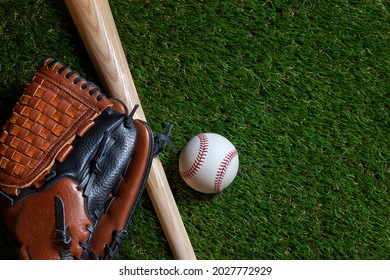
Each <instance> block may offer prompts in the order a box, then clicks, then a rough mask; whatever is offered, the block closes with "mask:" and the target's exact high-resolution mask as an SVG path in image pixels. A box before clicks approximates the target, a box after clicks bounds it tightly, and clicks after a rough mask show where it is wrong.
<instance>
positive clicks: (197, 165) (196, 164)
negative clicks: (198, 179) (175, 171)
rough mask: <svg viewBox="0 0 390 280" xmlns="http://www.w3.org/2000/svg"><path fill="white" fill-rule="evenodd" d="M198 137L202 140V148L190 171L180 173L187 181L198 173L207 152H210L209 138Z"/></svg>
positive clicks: (200, 135) (202, 135)
mask: <svg viewBox="0 0 390 280" xmlns="http://www.w3.org/2000/svg"><path fill="white" fill-rule="evenodd" d="M197 136H198V138H199V140H200V146H199V151H198V154H197V155H196V158H195V161H194V163H193V164H192V165H191V166H190V168H189V169H188V170H186V171H183V172H180V175H181V176H182V177H183V178H185V179H189V178H191V177H193V176H195V175H196V174H197V173H198V171H199V169H200V168H201V167H202V165H203V162H204V160H205V158H206V155H207V152H208V151H209V139H208V138H207V135H206V134H199V135H197Z"/></svg>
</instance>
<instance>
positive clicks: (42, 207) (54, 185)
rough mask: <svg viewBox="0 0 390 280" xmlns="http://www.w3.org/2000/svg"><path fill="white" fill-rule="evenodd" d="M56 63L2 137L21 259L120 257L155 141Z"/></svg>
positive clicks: (11, 223) (7, 213)
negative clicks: (117, 255) (120, 250)
mask: <svg viewBox="0 0 390 280" xmlns="http://www.w3.org/2000/svg"><path fill="white" fill-rule="evenodd" d="M135 109H136V108H134V109H133V111H132V112H130V113H128V112H127V108H126V107H125V106H124V105H123V104H122V103H121V102H119V101H117V100H111V99H108V98H107V97H106V96H105V95H104V94H103V93H102V92H101V90H100V89H99V88H98V87H97V86H96V85H94V84H93V83H91V82H88V81H86V80H85V79H84V78H82V77H81V76H80V75H79V74H78V73H76V72H74V71H72V70H71V69H70V68H69V67H68V66H65V65H63V64H61V63H59V62H57V61H55V60H53V59H51V58H48V59H46V60H44V61H43V63H42V65H41V66H40V68H39V70H38V71H37V72H36V73H35V75H34V76H33V78H32V81H31V83H30V84H28V85H27V87H26V89H25V91H24V93H23V95H22V97H21V98H20V100H19V102H18V103H17V104H16V106H15V108H14V110H13V113H12V116H11V117H10V118H9V120H8V121H7V123H6V124H5V126H4V131H3V133H2V135H1V137H0V205H1V206H2V210H3V211H2V212H3V215H4V220H5V222H6V225H7V226H8V227H9V228H10V229H11V231H12V232H14V233H15V235H16V238H17V240H18V242H19V243H20V257H21V258H22V259H113V258H114V257H115V255H116V254H117V252H118V249H119V247H120V244H121V242H122V240H123V238H124V237H125V236H126V235H127V229H128V227H129V224H130V221H131V218H132V215H133V213H134V210H135V208H136V205H137V203H138V201H139V199H140V197H141V194H142V192H143V190H144V187H145V182H146V178H147V176H148V173H149V169H150V165H151V161H152V158H153V156H154V155H155V146H157V145H155V141H156V140H155V137H154V136H153V132H152V130H151V129H150V127H149V126H148V124H146V123H145V122H142V121H140V120H134V119H133V117H132V116H133V112H134V110H135Z"/></svg>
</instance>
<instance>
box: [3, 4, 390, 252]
mask: <svg viewBox="0 0 390 280" xmlns="http://www.w3.org/2000/svg"><path fill="white" fill-rule="evenodd" d="M110 3H111V8H112V10H113V13H114V17H115V20H116V23H117V27H118V30H119V34H120V36H121V39H122V43H123V46H124V49H125V53H126V55H127V58H128V62H129V66H130V68H131V71H132V75H133V78H134V80H135V83H136V86H137V90H138V93H139V95H140V99H141V102H142V105H143V107H144V111H145V114H146V116H147V119H148V122H149V123H150V124H151V125H152V127H153V128H154V129H155V131H157V132H162V129H163V126H164V125H166V124H167V123H172V124H173V125H174V129H173V134H172V138H173V140H174V141H175V144H176V146H177V147H178V148H179V149H180V148H181V147H183V146H184V144H185V143H186V142H187V141H189V140H190V139H191V138H192V137H193V136H195V135H196V134H198V133H201V132H214V133H219V134H222V135H224V136H225V137H227V138H228V139H229V140H230V141H231V142H232V143H233V144H234V145H235V146H236V148H237V150H238V152H239V159H240V169H239V173H238V176H237V178H236V179H235V181H234V182H233V184H232V185H231V186H229V187H228V188H227V189H225V190H224V191H223V192H222V193H220V194H216V195H204V194H200V193H198V192H195V191H193V190H192V189H190V188H189V187H188V186H186V185H185V183H184V182H183V181H182V180H181V178H180V175H179V173H178V157H179V154H175V153H174V152H173V151H172V150H171V149H169V148H168V149H167V150H166V151H165V152H164V153H163V154H162V155H161V159H162V161H163V164H164V167H165V169H166V173H167V176H168V179H169V182H170V184H171V188H172V191H173V194H174V197H175V198H176V202H177V204H178V207H179V210H180V213H181V215H182V218H183V221H184V224H185V226H186V229H187V231H188V235H189V237H190V239H191V241H192V245H193V248H194V250H195V253H196V255H197V258H198V259H204V260H210V259H282V260H284V259H389V257H390V253H389V252H390V239H389V238H390V232H389V229H390V223H389V204H390V197H389V183H390V176H389V162H390V155H389V150H390V149H389V132H390V131H389V101H390V100H389V93H390V86H389V85H390V82H389V73H390V48H389V45H390V41H389V35H390V28H389V22H390V21H389V7H388V1H385V0H366V1H347V0H333V1H323V0H321V1H297V0H296V1H278V0H276V1H271V0H269V1H245V0H244V1H232V0H228V1H215V0H214V1H156V0H151V1H128V0H126V1H125V0H112V1H110ZM0 38H1V43H0V71H1V76H2V79H1V86H0V110H1V115H0V124H1V125H2V124H4V123H5V121H6V119H7V118H8V116H9V115H10V113H11V109H12V107H13V105H14V103H15V102H16V101H17V100H18V98H19V97H20V95H21V94H22V91H23V88H24V86H25V85H26V83H28V81H29V80H30V78H31V76H32V74H33V73H34V71H35V70H36V68H37V66H38V64H39V62H40V61H41V60H42V59H43V58H45V57H47V56H51V57H54V58H56V59H57V60H59V61H61V62H63V63H65V64H68V65H71V66H72V68H73V69H74V70H76V71H78V72H79V73H81V74H82V75H84V76H85V77H87V78H88V79H91V80H93V81H94V82H95V83H97V84H99V80H98V77H97V75H96V73H95V70H94V69H93V66H92V63H91V61H90V60H89V58H88V55H87V53H86V51H85V49H84V46H83V44H82V41H81V39H80V37H79V35H78V34H77V30H76V28H75V26H74V25H73V23H72V20H71V18H70V15H69V14H68V11H67V9H66V6H65V4H64V3H63V2H62V1H58V0H56V1H24V0H21V1H10V0H1V1H0ZM107 94H109V93H107ZM31 215H34V213H31ZM0 233H1V236H2V238H0V248H1V250H0V258H1V259H10V258H15V253H14V250H15V247H16V246H15V241H14V239H13V237H12V236H11V233H9V232H8V231H7V229H5V228H4V225H3V223H2V221H0ZM172 258H173V256H172V253H171V251H170V249H169V246H168V243H167V241H166V239H165V237H164V234H163V232H162V229H161V227H160V224H159V222H158V219H157V216H156V214H155V212H154V209H153V207H152V205H151V202H150V200H149V197H148V195H147V193H145V195H144V196H143V198H142V199H141V202H140V205H139V208H138V209H137V211H136V214H135V216H134V219H133V224H132V225H131V227H130V229H129V236H128V238H127V239H126V240H125V241H124V243H123V246H122V249H121V251H120V254H119V255H118V259H172Z"/></svg>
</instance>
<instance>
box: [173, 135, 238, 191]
mask: <svg viewBox="0 0 390 280" xmlns="http://www.w3.org/2000/svg"><path fill="white" fill-rule="evenodd" d="M238 166H239V161H238V152H237V150H236V148H235V147H234V146H233V144H232V143H231V142H230V141H229V140H228V139H226V138H225V137H223V136H221V135H219V134H215V133H201V134H198V135H196V136H195V137H194V138H192V139H191V140H190V141H189V142H188V143H187V144H186V145H185V146H184V148H183V149H182V151H181V153H180V157H179V171H180V176H181V177H182V178H183V180H184V181H185V182H186V183H187V185H189V186H190V187H191V188H193V189H195V190H197V191H199V192H202V193H218V192H221V191H222V190H223V189H224V188H226V187H227V186H229V185H230V184H231V183H232V182H233V180H234V178H235V177H236V175H237V172H238Z"/></svg>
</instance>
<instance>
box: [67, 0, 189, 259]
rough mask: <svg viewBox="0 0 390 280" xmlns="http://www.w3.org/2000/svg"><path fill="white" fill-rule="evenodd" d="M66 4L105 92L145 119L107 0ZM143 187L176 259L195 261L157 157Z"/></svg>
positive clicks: (139, 117) (73, 0)
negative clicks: (135, 109)
mask: <svg viewBox="0 0 390 280" xmlns="http://www.w3.org/2000/svg"><path fill="white" fill-rule="evenodd" d="M65 3H66V5H67V7H68V9H69V12H70V14H71V16H72V19H73V21H74V23H75V25H76V27H77V29H78V31H79V33H80V36H81V38H82V40H83V42H84V45H85V47H86V49H87V51H88V54H89V56H90V58H91V60H92V62H93V64H94V66H95V68H96V71H97V73H98V75H99V78H100V79H101V82H102V84H103V86H104V87H105V89H106V92H107V93H108V94H109V95H110V96H111V97H114V98H117V99H120V100H121V101H122V102H124V103H125V104H126V105H127V107H128V108H129V109H130V110H131V108H134V106H135V105H136V104H138V105H140V106H139V108H138V110H137V111H136V114H135V116H134V118H136V119H141V120H144V121H146V118H145V114H144V111H143V109H142V106H141V103H140V99H139V97H138V94H137V90H136V88H135V85H134V82H133V78H132V76H131V73H130V70H129V66H128V63H127V60H126V56H125V53H124V51H123V47H122V44H121V41H120V37H119V34H118V31H117V28H116V25H115V22H114V18H113V15H112V12H111V8H110V6H109V3H108V0H65ZM146 189H147V191H148V194H149V196H150V199H151V201H152V203H153V207H154V209H155V211H156V213H157V216H158V218H159V220H160V223H161V226H162V228H163V231H164V233H165V236H166V238H167V240H168V243H169V245H170V247H171V250H172V252H173V255H174V257H175V259H180V260H182V259H183V260H195V259H196V256H195V253H194V250H193V248H192V245H191V242H190V240H189V238H188V234H187V231H186V229H185V227H184V224H183V221H182V219H181V216H180V213H179V210H178V208H177V205H176V202H175V199H174V197H173V194H172V191H171V189H170V186H169V183H168V179H167V177H166V175H165V172H164V169H163V166H162V163H161V161H160V159H159V158H158V157H156V158H155V159H154V160H153V163H152V168H151V170H150V175H149V178H148V181H147V185H146Z"/></svg>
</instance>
